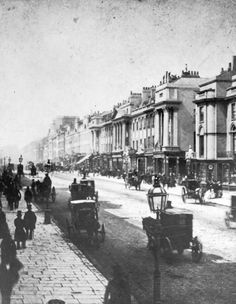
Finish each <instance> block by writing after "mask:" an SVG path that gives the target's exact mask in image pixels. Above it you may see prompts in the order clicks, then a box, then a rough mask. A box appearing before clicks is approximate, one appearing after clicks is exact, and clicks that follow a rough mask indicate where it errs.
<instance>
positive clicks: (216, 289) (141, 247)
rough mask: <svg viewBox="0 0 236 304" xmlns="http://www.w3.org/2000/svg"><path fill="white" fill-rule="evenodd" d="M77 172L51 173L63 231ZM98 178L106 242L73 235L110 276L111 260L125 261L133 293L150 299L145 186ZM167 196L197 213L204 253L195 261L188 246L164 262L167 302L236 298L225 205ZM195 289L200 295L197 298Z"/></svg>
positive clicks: (234, 238) (232, 238) (235, 255)
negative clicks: (96, 244) (89, 241)
mask: <svg viewBox="0 0 236 304" xmlns="http://www.w3.org/2000/svg"><path fill="white" fill-rule="evenodd" d="M74 177H77V176H74V175H73V174H63V173H60V174H59V173H56V174H55V175H54V176H53V177H52V180H53V185H54V186H55V187H56V188H57V193H58V196H57V201H56V203H55V204H53V205H51V207H52V213H53V216H54V218H55V220H56V221H57V223H58V225H59V226H60V227H61V228H62V229H63V230H64V231H65V233H66V224H65V223H66V217H69V216H70V212H69V209H68V205H67V201H68V198H69V191H68V186H69V184H70V183H71V182H72V180H73V178H74ZM77 178H78V179H79V177H77ZM95 180H96V189H97V190H98V192H99V202H100V213H99V221H100V223H105V229H106V239H105V243H104V244H101V246H100V248H99V249H97V248H94V247H91V246H88V244H87V243H86V239H83V238H82V239H81V238H80V239H79V238H78V237H74V238H73V241H74V243H75V244H76V245H78V247H79V248H80V249H81V250H82V251H83V252H84V253H85V255H86V256H87V257H88V258H89V259H90V260H91V261H92V262H93V264H94V265H95V266H96V267H97V268H98V269H99V270H100V271H101V272H102V273H103V274H104V275H105V276H106V277H107V278H109V277H110V274H111V266H112V264H113V263H115V262H118V263H121V264H122V265H123V267H124V269H125V270H126V271H127V273H128V275H129V278H130V282H131V288H132V293H133V294H134V296H135V298H136V299H137V300H138V302H139V303H147V304H148V303H151V301H152V300H151V299H152V274H153V257H152V255H151V253H150V252H149V251H148V249H147V248H146V245H147V237H146V234H145V232H144V231H143V230H142V217H145V216H149V215H151V214H150V211H149V207H148V203H147V198H146V191H144V190H142V191H136V190H134V188H131V189H125V186H124V183H123V182H122V180H116V179H108V178H103V177H100V176H98V177H95ZM145 188H146V187H145ZM169 199H170V200H171V201H172V205H173V206H174V207H175V208H180V209H182V208H184V209H187V210H189V211H191V212H192V213H193V217H194V220H193V236H195V235H197V236H198V237H199V238H200V240H201V241H202V243H203V251H204V255H203V258H202V260H201V262H200V263H199V264H194V263H192V261H191V252H190V250H185V251H184V254H183V255H182V256H178V255H177V254H175V256H174V261H173V263H172V264H171V265H168V264H166V262H165V261H164V260H162V261H161V276H162V283H161V290H162V298H163V300H164V303H179V304H180V303H186V304H187V303H188V304H189V303H194V304H195V303H233V298H234V297H235V294H234V285H235V278H234V273H235V266H236V247H235V244H236V234H235V229H230V230H229V229H227V228H226V227H225V224H224V214H225V211H226V210H227V207H225V206H222V205H215V204H207V205H199V204H194V201H191V200H188V202H187V203H186V204H184V203H183V202H182V200H181V197H180V196H176V195H172V196H171V195H170V196H169ZM223 199H224V198H222V200H223ZM216 277H217V278H218V280H217V281H216V280H215V278H216ZM193 294H195V295H196V294H199V295H198V296H197V297H193V296H192V295H193Z"/></svg>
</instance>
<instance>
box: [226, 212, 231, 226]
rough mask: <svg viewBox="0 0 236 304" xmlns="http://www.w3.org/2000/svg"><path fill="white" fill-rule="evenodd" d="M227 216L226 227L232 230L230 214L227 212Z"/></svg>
mask: <svg viewBox="0 0 236 304" xmlns="http://www.w3.org/2000/svg"><path fill="white" fill-rule="evenodd" d="M225 216H226V218H225V225H226V227H227V228H230V216H229V212H226V213H225Z"/></svg>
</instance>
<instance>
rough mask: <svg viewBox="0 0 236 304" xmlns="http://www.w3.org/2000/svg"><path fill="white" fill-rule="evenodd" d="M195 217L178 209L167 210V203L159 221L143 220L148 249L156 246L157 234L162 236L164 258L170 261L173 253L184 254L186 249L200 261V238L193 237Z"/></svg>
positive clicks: (161, 243)
mask: <svg viewBox="0 0 236 304" xmlns="http://www.w3.org/2000/svg"><path fill="white" fill-rule="evenodd" d="M192 223H193V215H192V214H191V213H189V211H187V210H186V211H185V210H183V209H177V208H167V206H166V204H165V202H164V204H163V205H162V206H161V210H160V211H159V219H154V218H152V217H146V218H143V229H144V230H145V231H146V234H147V237H148V246H147V247H148V248H149V249H152V248H153V247H154V244H155V238H156V235H157V233H158V234H159V236H160V249H161V253H162V255H163V257H164V258H165V259H166V260H168V261H170V260H171V259H172V257H173V252H174V251H177V252H178V254H182V253H183V252H184V250H185V249H191V251H192V260H193V261H194V262H198V261H200V259H201V257H202V243H201V242H200V241H199V239H198V237H196V236H195V237H193V224H192Z"/></svg>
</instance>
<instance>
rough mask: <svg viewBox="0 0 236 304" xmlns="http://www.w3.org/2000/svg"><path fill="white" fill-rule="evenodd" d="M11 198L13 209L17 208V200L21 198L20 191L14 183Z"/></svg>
mask: <svg viewBox="0 0 236 304" xmlns="http://www.w3.org/2000/svg"><path fill="white" fill-rule="evenodd" d="M13 199H14V204H15V209H18V207H19V202H20V200H21V193H20V190H19V189H18V187H17V185H16V184H15V185H14V187H13Z"/></svg>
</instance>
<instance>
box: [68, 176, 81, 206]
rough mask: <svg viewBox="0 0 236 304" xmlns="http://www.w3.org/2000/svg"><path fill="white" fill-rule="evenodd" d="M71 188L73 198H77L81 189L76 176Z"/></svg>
mask: <svg viewBox="0 0 236 304" xmlns="http://www.w3.org/2000/svg"><path fill="white" fill-rule="evenodd" d="M69 190H70V193H71V200H72V201H73V200H76V199H77V195H78V191H79V184H77V180H76V178H74V180H73V183H72V184H71V185H70V186H69Z"/></svg>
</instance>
